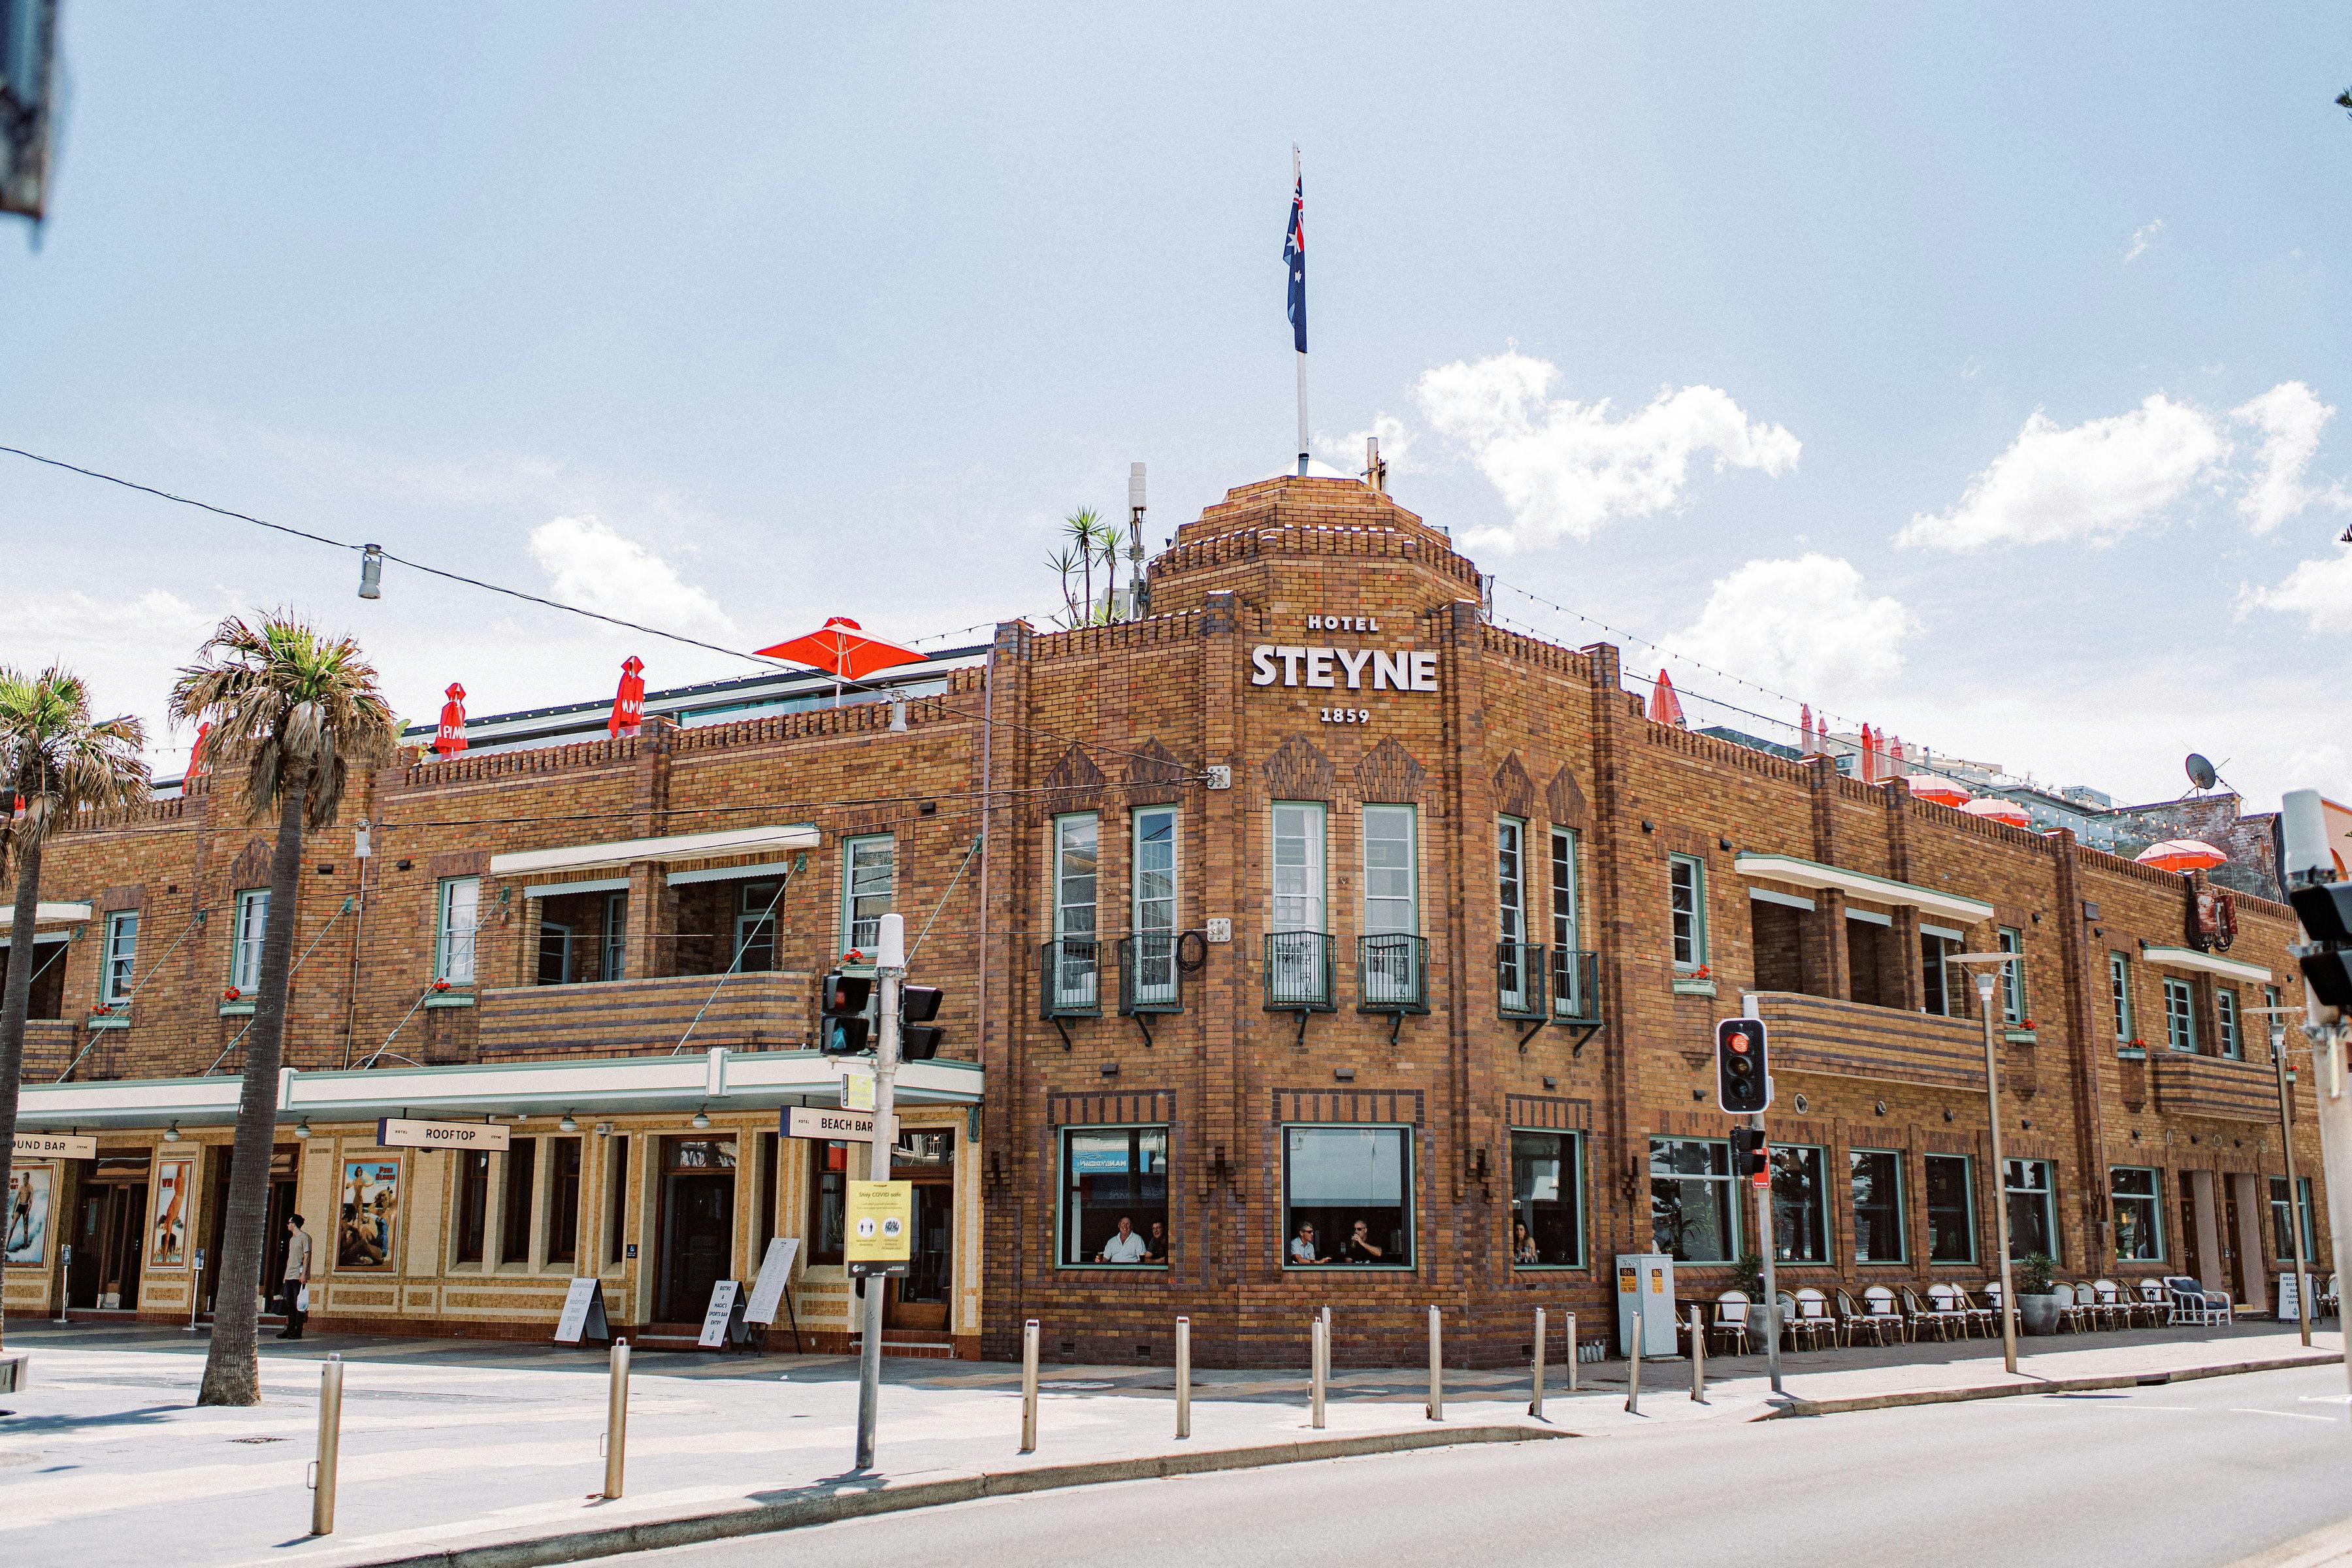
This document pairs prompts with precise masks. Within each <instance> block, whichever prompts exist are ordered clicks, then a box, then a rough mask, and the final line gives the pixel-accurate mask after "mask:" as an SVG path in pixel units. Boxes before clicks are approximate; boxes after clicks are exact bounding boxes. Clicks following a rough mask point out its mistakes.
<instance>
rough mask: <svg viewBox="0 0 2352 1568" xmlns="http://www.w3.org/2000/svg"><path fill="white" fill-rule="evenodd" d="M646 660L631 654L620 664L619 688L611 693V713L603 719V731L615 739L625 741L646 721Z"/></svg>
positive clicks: (643, 725) (641, 727)
mask: <svg viewBox="0 0 2352 1568" xmlns="http://www.w3.org/2000/svg"><path fill="white" fill-rule="evenodd" d="M645 668H646V661H645V660H644V659H641V658H638V657H637V656H636V655H635V654H631V655H630V656H629V657H628V658H626V659H625V660H624V661H623V662H622V665H621V689H619V690H618V691H616V692H614V694H613V715H612V717H611V718H609V719H607V720H605V721H604V732H605V733H606V734H608V735H610V736H612V737H613V739H614V740H615V741H625V740H627V739H628V738H629V737H631V736H632V735H635V734H636V733H637V732H638V731H640V730H642V729H643V728H644V727H645V722H646V677H645Z"/></svg>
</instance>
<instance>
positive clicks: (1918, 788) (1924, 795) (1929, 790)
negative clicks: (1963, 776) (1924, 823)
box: [1903, 773, 1974, 805]
mask: <svg viewBox="0 0 2352 1568" xmlns="http://www.w3.org/2000/svg"><path fill="white" fill-rule="evenodd" d="M1903 782H1904V783H1905V784H1906V785H1908V786H1909V787H1910V790H1911V793H1912V794H1913V795H1916V796H1917V797H1918V798H1919V799H1921V800H1932V801H1934V802H1935V803H1936V804H1937V805H1968V804H1969V801H1970V800H1971V799H1973V798H1974V797H1973V796H1971V795H1969V792H1968V791H1966V790H1964V789H1962V788H1961V787H1960V786H1959V785H1958V784H1954V783H1953V782H1952V781H1951V780H1949V779H1948V778H1943V777H1940V776H1938V775H1937V774H1935V773H1906V774H1905V775H1904V779H1903Z"/></svg>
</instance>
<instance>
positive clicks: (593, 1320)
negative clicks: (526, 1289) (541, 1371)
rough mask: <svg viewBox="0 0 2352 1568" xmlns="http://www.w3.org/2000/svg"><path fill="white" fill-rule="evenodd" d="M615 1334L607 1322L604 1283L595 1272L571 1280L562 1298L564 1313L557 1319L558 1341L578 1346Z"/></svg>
mask: <svg viewBox="0 0 2352 1568" xmlns="http://www.w3.org/2000/svg"><path fill="white" fill-rule="evenodd" d="M612 1337H613V1331H612V1328H611V1325H609V1324H607V1323H606V1322H605V1321H604V1281H603V1280H601V1279H597V1278H596V1277H595V1276H594V1275H593V1274H591V1275H583V1276H582V1277H581V1278H579V1279H574V1280H572V1289H571V1291H570V1293H568V1294H567V1295H566V1296H565V1297H564V1298H563V1316H562V1317H560V1318H558V1319H556V1320H555V1342H556V1343H557V1344H560V1345H576V1344H578V1343H579V1342H581V1341H582V1340H583V1339H587V1340H609V1339H611V1338H612Z"/></svg>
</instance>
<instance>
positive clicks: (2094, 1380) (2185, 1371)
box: [1756, 1351, 2344, 1421]
mask: <svg viewBox="0 0 2352 1568" xmlns="http://www.w3.org/2000/svg"><path fill="white" fill-rule="evenodd" d="M2343 1359H2344V1358H2343V1356H2342V1355H2340V1354H2330V1353H2328V1352H2326V1351H2315V1352H2312V1353H2311V1354H2309V1355H2293V1356H2277V1357H2273V1358H2272V1359H2270V1360H2268V1361H2240V1362H2230V1363H2224V1364H2222V1365H2220V1366H2190V1367H2182V1368H2180V1369H2179V1370H2178V1371H2175V1372H2147V1373H2121V1374H2118V1375H2111V1376H2105V1377H2053V1378H2050V1379H2047V1380H2045V1381H2043V1382H2041V1383H2015V1384H2011V1383H1996V1384H1979V1385H1978V1386H1976V1387H1974V1388H1926V1389H1920V1390H1918V1391H1917V1392H1916V1393H1912V1394H1862V1395H1857V1396H1856V1397H1854V1398H1852V1399H1798V1400H1792V1401H1790V1403H1789V1404H1787V1405H1782V1406H1780V1408H1779V1409H1777V1410H1773V1411H1770V1412H1768V1413H1767V1414H1765V1415H1759V1416H1757V1417H1756V1419H1757V1420H1759V1421H1785V1420H1789V1419H1790V1418H1791V1417H1795V1416H1801V1415H1847V1414H1850V1413H1851V1412H1853V1411H1857V1410H1896V1409H1901V1408H1903V1407H1904V1406H1906V1405H1962V1404H1967V1403H1969V1402H1970V1401H1973V1400H1979V1399H2014V1398H2017V1397H2018V1396H2019V1395H2021V1394H2081V1393H2091V1392H2094V1391H2096V1390H2099V1389H2107V1388H2156V1387H2160V1386H2162V1385H2163V1384H2168V1383H2195V1382H2198V1381H2200V1379H2203V1378H2208V1377H2235V1376H2237V1375H2239V1374H2240V1373H2249V1372H2284V1371H2286V1370H2288V1369H2289V1368H2291V1367H2298V1366H2334V1365H2336V1363H2339V1362H2341V1361H2342V1360H2343Z"/></svg>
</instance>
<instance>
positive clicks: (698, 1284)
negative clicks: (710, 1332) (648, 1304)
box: [654, 1138, 735, 1323]
mask: <svg viewBox="0 0 2352 1568" xmlns="http://www.w3.org/2000/svg"><path fill="white" fill-rule="evenodd" d="M662 1165H663V1169H662V1192H661V1273H660V1276H659V1286H658V1289H657V1290H656V1300H655V1305H654V1317H655V1318H656V1321H660V1322H665V1323H699V1322H700V1321H702V1314H703V1312H704V1311H705V1310H707V1309H708V1308H709V1305H710V1288H711V1287H712V1286H714V1285H716V1284H718V1283H719V1281H720V1280H721V1279H726V1278H727V1269H728V1265H729V1264H730V1262H731V1261H732V1259H733V1258H734V1256H735V1140H733V1139H732V1138H666V1139H664V1140H662Z"/></svg>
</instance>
